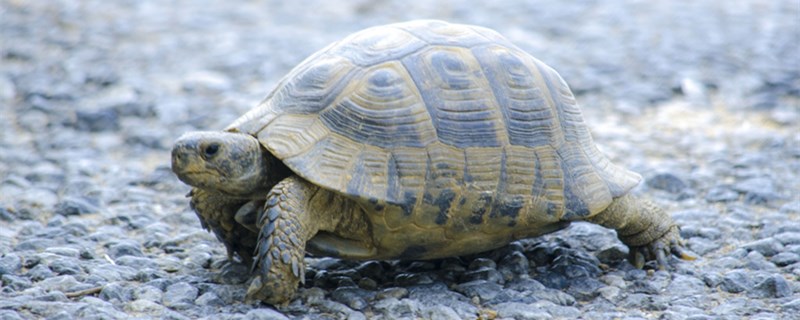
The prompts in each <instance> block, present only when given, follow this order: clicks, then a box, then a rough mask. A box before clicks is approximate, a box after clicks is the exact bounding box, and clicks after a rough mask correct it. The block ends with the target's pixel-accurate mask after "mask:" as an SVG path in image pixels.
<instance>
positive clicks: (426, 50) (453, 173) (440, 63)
mask: <svg viewBox="0 0 800 320" xmlns="http://www.w3.org/2000/svg"><path fill="white" fill-rule="evenodd" d="M228 130H230V131H240V132H246V133H250V134H253V135H254V136H257V137H258V138H259V140H261V141H262V143H263V145H264V146H265V147H266V149H267V150H269V151H270V152H271V153H272V154H274V155H275V156H276V157H278V158H279V159H281V160H283V161H284V163H285V164H286V165H287V166H288V167H289V168H290V169H292V170H293V171H294V172H295V173H296V174H298V175H299V176H301V177H303V178H304V179H307V180H308V181H311V182H312V183H314V184H317V185H319V186H321V187H323V188H326V189H329V190H333V191H335V192H338V193H341V194H343V195H345V196H348V197H350V198H353V199H356V200H357V201H359V202H361V203H362V204H363V205H364V206H365V208H369V214H370V215H371V216H372V217H371V218H372V219H373V220H375V219H379V220H381V219H382V220H381V221H383V224H385V226H384V227H385V228H387V229H388V230H389V231H391V230H393V229H396V228H401V227H403V226H404V225H407V224H410V223H413V224H414V225H416V226H417V227H421V228H426V227H431V228H434V227H438V228H442V227H444V229H445V230H447V228H449V227H459V228H464V229H469V228H470V225H474V226H476V227H477V226H479V225H486V224H492V225H497V226H506V227H509V226H510V227H514V226H515V225H517V224H527V223H530V221H540V223H539V225H544V224H545V223H546V222H549V223H552V222H555V221H563V220H576V219H582V218H586V217H588V216H591V215H593V214H596V213H598V212H600V211H602V210H603V209H605V208H606V207H607V206H608V205H609V203H610V202H611V200H612V198H613V197H617V196H620V195H623V194H625V193H626V192H628V190H630V189H631V188H632V187H633V186H635V185H636V184H637V183H638V182H639V180H640V177H639V175H638V174H636V173H633V172H630V171H627V170H625V169H623V168H620V167H617V166H615V165H614V164H612V163H611V162H610V161H609V160H608V159H607V158H606V157H605V156H604V155H602V154H601V153H600V152H599V151H598V149H597V148H596V146H595V145H594V142H593V141H592V138H591V136H590V134H589V131H588V129H587V127H586V125H585V124H584V122H583V118H582V116H581V112H580V110H579V109H578V106H577V104H576V102H575V99H574V96H573V95H572V92H571V91H570V89H569V87H568V86H567V84H566V83H565V82H564V81H563V80H562V79H561V77H560V76H559V75H558V74H557V73H556V72H555V71H554V70H553V69H551V68H550V67H548V66H547V65H545V64H544V63H542V62H540V61H539V60H536V59H535V58H533V57H532V56H530V55H528V54H527V53H525V52H523V51H521V50H520V49H518V48H517V47H516V46H514V45H513V44H511V43H510V42H509V41H508V40H506V39H505V38H504V37H502V36H501V35H499V34H498V33H496V32H495V31H492V30H489V29H486V28H482V27H476V26H467V25H459V24H450V23H445V22H441V21H413V22H408V23H400V24H393V25H386V26H381V27H375V28H370V29H366V30H364V31H361V32H358V33H355V34H352V35H350V36H349V37H347V38H345V39H343V40H342V41H339V42H337V43H334V44H332V45H330V46H328V47H327V48H325V49H323V50H321V51H319V52H317V53H316V54H314V55H313V56H311V57H309V58H308V59H306V60H305V61H304V62H303V63H301V64H300V65H299V66H298V67H296V68H295V69H294V70H292V72H291V73H290V74H289V75H288V76H286V77H285V78H284V79H283V80H282V82H281V83H279V85H278V87H277V88H276V89H275V91H273V92H272V93H271V94H270V95H269V96H268V97H267V98H266V99H265V100H264V101H263V102H262V103H261V104H260V105H259V106H258V107H256V108H255V109H253V110H251V111H250V112H248V113H247V114H245V115H244V116H242V117H241V118H240V119H238V120H237V121H236V122H235V123H234V124H232V125H231V126H230V127H229V128H228ZM520 227H522V226H520Z"/></svg>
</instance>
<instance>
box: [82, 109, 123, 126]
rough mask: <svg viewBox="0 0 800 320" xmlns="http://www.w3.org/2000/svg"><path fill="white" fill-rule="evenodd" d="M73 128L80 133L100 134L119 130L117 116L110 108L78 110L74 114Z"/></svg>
mask: <svg viewBox="0 0 800 320" xmlns="http://www.w3.org/2000/svg"><path fill="white" fill-rule="evenodd" d="M75 128H76V129H78V130H81V131H89V132H101V131H116V130H119V128H120V125H119V114H118V113H117V111H116V110H114V109H111V108H106V109H99V110H78V111H76V112H75Z"/></svg>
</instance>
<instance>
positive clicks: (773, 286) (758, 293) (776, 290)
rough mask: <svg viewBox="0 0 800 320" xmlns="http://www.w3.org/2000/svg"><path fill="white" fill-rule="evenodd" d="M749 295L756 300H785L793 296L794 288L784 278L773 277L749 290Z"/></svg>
mask: <svg viewBox="0 0 800 320" xmlns="http://www.w3.org/2000/svg"><path fill="white" fill-rule="evenodd" d="M747 295H748V296H749V297H755V298H784V297H789V296H791V295H792V288H791V287H790V286H789V283H788V282H786V279H784V278H783V277H782V276H780V275H773V276H771V277H768V278H766V279H764V280H763V281H761V282H760V283H758V284H756V285H755V286H754V287H753V288H752V289H750V290H748V291H747Z"/></svg>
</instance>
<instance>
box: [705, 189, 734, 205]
mask: <svg viewBox="0 0 800 320" xmlns="http://www.w3.org/2000/svg"><path fill="white" fill-rule="evenodd" d="M705 199H706V201H708V202H730V201H736V200H739V193H738V192H736V191H735V190H733V188H732V187H731V186H729V185H720V186H715V187H712V188H711V189H708V192H707V193H706V198H705Z"/></svg>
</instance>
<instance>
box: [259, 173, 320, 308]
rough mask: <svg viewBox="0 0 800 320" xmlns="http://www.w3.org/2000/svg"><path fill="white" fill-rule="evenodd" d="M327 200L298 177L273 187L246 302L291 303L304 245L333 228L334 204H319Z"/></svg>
mask: <svg viewBox="0 0 800 320" xmlns="http://www.w3.org/2000/svg"><path fill="white" fill-rule="evenodd" d="M330 198H331V195H330V193H329V192H327V191H325V190H321V189H320V188H319V187H317V186H315V185H312V184H310V183H308V182H306V181H304V180H302V179H300V178H298V177H289V178H286V179H285V180H283V181H281V182H279V183H278V184H277V185H275V187H273V188H272V190H271V191H270V193H269V195H267V202H266V204H265V205H264V211H263V212H262V213H261V216H260V217H259V219H258V223H257V225H258V228H259V229H260V230H261V232H260V234H259V237H258V245H257V247H256V251H255V259H256V260H255V263H254V264H253V272H254V276H253V279H252V281H251V283H250V286H249V288H248V289H247V299H248V300H261V301H263V302H266V303H269V304H272V305H280V304H286V303H288V302H289V301H290V300H291V298H292V296H294V293H295V292H296V291H297V286H298V282H300V281H304V280H305V262H304V260H303V257H304V256H305V247H306V242H307V241H308V240H309V239H311V237H313V236H314V235H315V234H317V232H318V231H319V230H332V226H335V222H336V221H334V220H335V219H334V215H332V214H330V212H332V211H331V209H332V210H336V208H335V204H333V203H331V204H330V205H331V206H332V207H331V206H329V207H325V206H324V205H321V204H320V202H326V199H330ZM332 202H335V201H332Z"/></svg>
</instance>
